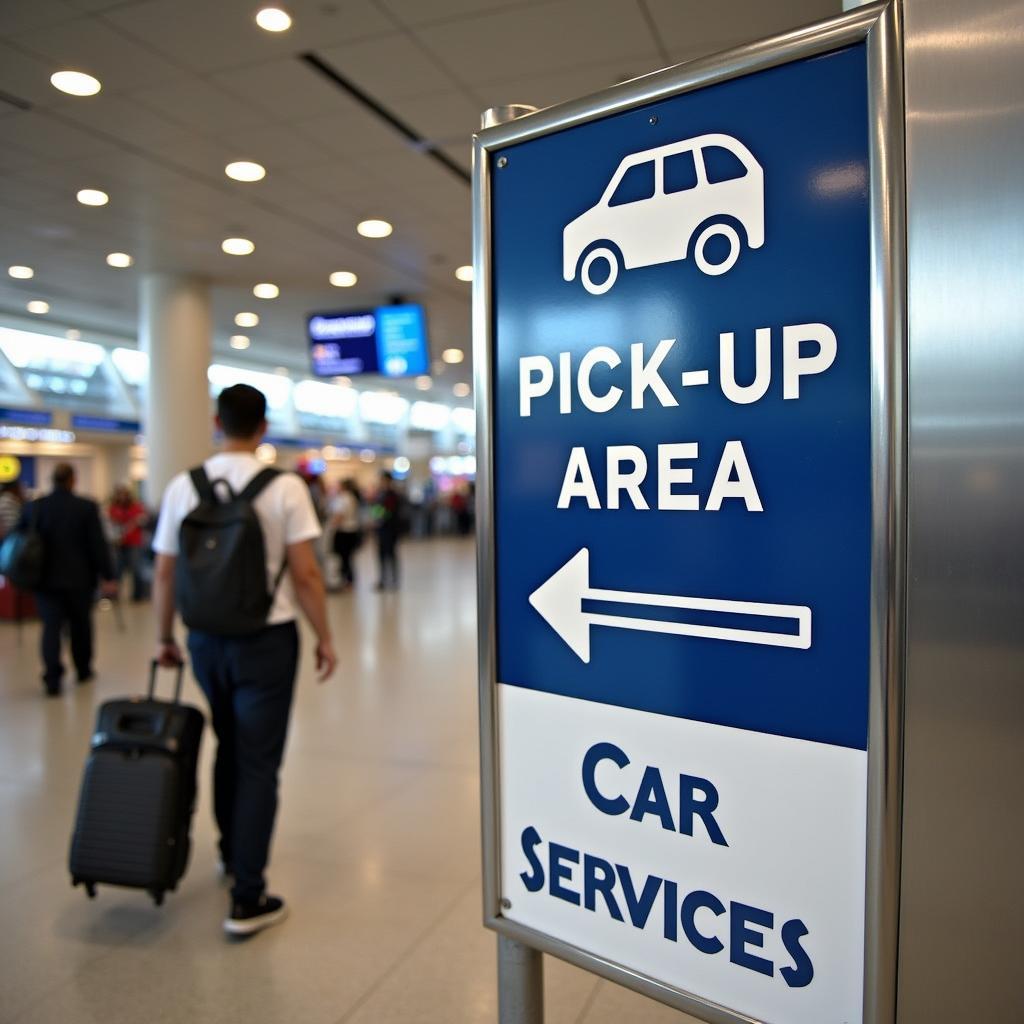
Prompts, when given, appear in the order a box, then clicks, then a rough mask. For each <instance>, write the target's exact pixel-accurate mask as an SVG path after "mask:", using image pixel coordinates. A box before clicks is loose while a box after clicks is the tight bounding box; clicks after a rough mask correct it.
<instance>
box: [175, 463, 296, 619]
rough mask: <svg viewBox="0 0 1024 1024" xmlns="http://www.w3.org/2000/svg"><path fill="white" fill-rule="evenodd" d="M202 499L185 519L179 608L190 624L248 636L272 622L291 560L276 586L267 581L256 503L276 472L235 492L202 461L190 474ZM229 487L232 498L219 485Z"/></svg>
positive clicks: (181, 538)
mask: <svg viewBox="0 0 1024 1024" xmlns="http://www.w3.org/2000/svg"><path fill="white" fill-rule="evenodd" d="M189 475H190V476H191V478H192V483H193V485H194V486H195V489H196V491H197V492H198V494H199V504H198V505H197V506H196V508H194V509H193V510H192V511H191V512H190V513H189V514H188V515H187V516H185V518H184V520H182V523H181V532H180V534H179V543H178V562H177V567H176V569H175V580H174V584H175V586H174V589H175V597H176V599H177V605H178V611H179V612H181V617H182V619H183V620H184V622H185V625H186V626H188V628H189V629H197V630H200V631H201V632H204V633H214V634H217V635H220V636H245V635H246V634H249V633H256V632H259V630H261V629H263V628H264V627H265V626H266V624H267V616H268V615H269V614H270V609H271V606H272V605H273V603H274V595H275V594H276V593H277V588H278V585H279V584H280V582H281V577H282V576H283V575H284V571H285V568H286V566H287V561H286V560H285V561H282V563H281V571H280V572H279V573H278V574H277V579H276V580H275V581H274V586H273V589H270V588H268V586H267V556H266V545H265V544H264V541H263V527H262V526H261V525H260V521H259V517H258V516H257V515H256V510H255V509H254V508H253V507H252V503H253V501H254V500H255V499H256V497H257V495H258V494H259V493H260V492H261V491H262V490H263V488H264V487H266V486H267V484H269V483H270V482H271V481H272V480H273V479H275V477H277V476H278V475H279V471H278V470H276V469H269V468H267V469H262V470H260V472H258V473H257V474H256V475H255V476H254V477H253V478H252V480H250V481H249V483H248V484H247V485H246V486H245V488H244V489H243V490H242V492H241V493H240V494H235V492H234V491H233V490H232V488H231V485H230V484H229V483H228V482H227V481H226V480H215V481H213V482H212V483H211V481H210V478H209V477H208V476H207V475H206V470H205V469H204V468H203V467H202V466H198V467H197V468H196V469H193V470H192V471H191V472H190V474H189ZM218 486H222V487H224V488H225V489H226V491H227V500H225V501H221V500H219V498H218V497H217V491H216V488H217V487H218Z"/></svg>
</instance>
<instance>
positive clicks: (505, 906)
mask: <svg viewBox="0 0 1024 1024" xmlns="http://www.w3.org/2000/svg"><path fill="white" fill-rule="evenodd" d="M501 909H502V910H511V909H512V901H511V900H510V899H507V898H503V899H502V901H501Z"/></svg>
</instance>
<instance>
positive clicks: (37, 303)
mask: <svg viewBox="0 0 1024 1024" xmlns="http://www.w3.org/2000/svg"><path fill="white" fill-rule="evenodd" d="M25 308H26V309H27V310H28V311H29V312H30V313H36V314H37V315H39V316H42V315H43V313H49V312H50V304H49V303H48V302H43V300H42V299H33V300H32V301H31V302H30V303H29V304H28V305H27V306H26V307H25Z"/></svg>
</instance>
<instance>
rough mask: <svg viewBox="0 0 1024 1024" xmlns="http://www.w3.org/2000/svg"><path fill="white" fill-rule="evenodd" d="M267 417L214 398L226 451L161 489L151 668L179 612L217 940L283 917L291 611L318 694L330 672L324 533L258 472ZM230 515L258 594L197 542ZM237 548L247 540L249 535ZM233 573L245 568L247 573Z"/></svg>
mask: <svg viewBox="0 0 1024 1024" xmlns="http://www.w3.org/2000/svg"><path fill="white" fill-rule="evenodd" d="M266 409H267V406H266V399H265V398H264V397H263V394H262V393H261V392H259V391H257V390H256V389H255V388H252V387H249V386H248V385H246V384H235V385H234V386H232V387H229V388H225V389H224V390H223V391H222V392H221V393H220V396H219V397H218V399H217V417H216V423H217V426H218V427H219V429H220V430H221V432H222V433H223V435H224V444H223V450H222V451H221V452H219V453H218V454H217V455H214V456H213V457H212V458H209V459H207V460H206V462H205V463H203V465H202V466H197V467H196V468H195V469H193V470H192V471H191V472H187V473H180V474H179V475H178V476H177V477H175V478H174V480H172V481H171V483H170V484H169V485H168V487H167V491H166V493H165V494H164V499H163V505H162V508H161V511H160V519H159V522H158V524H157V529H156V535H155V537H154V539H153V548H154V550H155V551H156V554H157V558H156V571H155V579H154V588H153V604H154V611H155V613H156V618H157V629H158V642H157V651H156V657H157V659H158V661H159V662H160V663H161V664H164V665H176V664H180V663H181V661H182V654H181V650H180V648H179V647H178V644H177V641H176V640H175V638H174V630H173V627H174V614H175V608H176V604H177V605H180V610H182V611H183V614H184V615H185V617H186V619H187V621H186V625H188V626H189V637H188V650H189V654H190V655H191V658H192V671H193V672H194V674H195V677H196V679H197V680H198V682H199V685H200V687H201V688H202V690H203V692H204V693H205V695H206V698H207V700H208V701H209V705H210V714H211V718H212V720H213V729H214V732H215V733H216V735H217V741H218V746H217V757H216V763H215V765H214V813H215V816H216V819H217V826H218V829H219V831H220V853H221V862H222V865H223V869H224V873H225V875H227V876H230V877H231V878H232V879H233V886H232V890H231V907H230V911H229V914H228V917H227V918H226V919H225V921H224V930H225V931H226V932H227V933H228V934H229V935H234V936H241V935H251V934H253V933H255V932H257V931H259V930H261V929H263V928H267V927H269V926H270V925H273V924H276V923H277V922H278V921H280V920H282V919H283V918H284V916H285V912H286V907H285V904H284V901H283V900H282V899H281V898H280V897H277V896H270V895H268V894H267V891H266V880H265V877H264V873H265V870H266V865H267V860H268V857H269V851H270V841H271V837H272V835H273V830H274V818H275V815H276V812H277V788H278V774H279V770H280V767H281V761H282V758H283V755H284V746H285V739H286V735H287V731H288V718H289V714H290V712H291V705H292V695H293V689H294V685H295V675H296V671H297V668H298V657H299V632H298V629H297V627H296V623H295V619H296V614H297V610H298V609H301V610H302V612H303V613H304V614H305V616H306V618H307V619H308V620H309V623H310V625H311V626H312V627H313V630H314V631H315V633H316V637H317V643H316V665H317V669H318V670H319V678H320V680H321V681H323V680H325V679H326V678H327V677H328V676H329V675H331V673H332V672H333V671H334V668H335V665H336V663H337V658H336V656H335V653H334V648H333V645H332V640H331V632H330V627H329V626H328V623H327V609H326V601H325V597H324V584H323V578H322V577H321V575H320V569H319V567H318V565H317V559H316V554H315V552H314V547H313V545H314V543H315V541H316V540H317V539H318V538H319V536H320V524H319V522H318V521H317V517H316V513H315V511H314V509H313V503H312V501H311V500H310V496H309V489H308V488H307V487H306V485H305V484H304V483H303V482H302V480H301V478H300V477H298V476H296V475H295V474H294V473H276V472H267V467H265V466H264V465H263V463H261V462H260V460H259V459H257V458H256V449H257V448H258V446H259V444H260V442H261V441H262V440H263V436H264V434H265V433H266V430H267V421H266ZM226 504H230V505H231V506H232V509H233V511H231V510H227V511H231V514H232V515H234V516H236V518H235V520H233V521H234V522H239V521H242V520H239V519H238V518H237V517H238V516H239V515H243V513H244V515H243V520H244V523H246V524H248V525H249V526H251V525H252V523H253V519H252V517H253V515H254V516H255V522H256V527H255V528H256V529H257V530H258V533H259V540H258V543H257V546H256V547H255V549H254V548H253V547H252V545H251V544H248V545H247V544H244V543H243V544H241V547H242V548H244V549H245V551H246V552H247V554H248V555H251V554H252V552H253V551H254V550H255V554H256V558H257V559H258V563H257V564H256V566H255V571H254V575H255V578H256V579H257V580H258V579H259V577H260V575H262V577H263V580H264V581H265V587H261V586H260V585H259V583H252V582H249V583H246V584H245V585H244V587H243V589H241V590H240V589H239V580H241V579H248V580H252V579H253V576H250V575H248V573H246V572H242V573H241V574H240V575H239V578H238V579H231V578H228V574H226V573H224V572H222V571H219V567H222V566H223V565H224V563H223V562H218V561H217V559H218V558H228V559H230V558H232V557H236V556H234V555H233V554H232V552H231V551H230V550H229V549H230V544H227V543H226V544H225V545H223V546H221V545H220V544H219V538H218V535H217V534H216V533H215V532H211V533H210V534H209V535H208V536H206V537H205V539H204V535H203V533H202V531H203V529H205V528H207V527H209V524H210V523H214V524H216V523H217V522H218V515H219V513H218V507H219V506H221V505H226ZM239 508H241V509H242V510H243V511H242V512H239ZM221 511H222V512H223V511H225V510H224V509H221ZM246 516H247V517H248V518H245V517H246ZM204 524H206V526H205V527H204ZM234 536H235V537H236V538H237V537H238V536H243V537H244V539H247V540H249V541H251V540H252V534H251V532H250V533H248V534H244V535H243V534H235V535H234ZM197 539H198V540H199V543H198V544H196V543H195V541H196V540H197ZM222 547H223V550H222ZM239 557H240V556H239ZM204 565H206V566H213V567H214V571H213V572H212V574H211V573H210V572H207V575H205V576H203V575H202V572H203V569H204ZM243 569H246V570H248V569H251V566H250V563H248V562H246V563H245V565H244V566H243ZM257 591H259V594H257ZM213 592H216V593H217V594H218V595H219V596H218V597H217V598H214V597H213ZM225 594H234V595H235V597H234V598H233V600H234V601H235V602H236V603H238V604H239V607H237V608H236V607H225V606H224V605H226V604H227V603H229V602H228V601H226V600H225V599H224V595H225ZM254 595H256V596H257V598H259V597H261V596H262V597H265V598H266V600H265V602H264V603H262V604H261V603H260V601H259V600H257V608H258V609H259V612H260V618H259V621H256V622H255V624H254V625H253V623H252V618H253V611H252V598H253V596H254ZM204 600H205V601H206V602H207V604H206V606H204V603H203V602H204ZM243 606H244V607H243ZM266 609H269V610H266ZM189 617H191V618H189ZM197 621H201V622H202V623H203V625H202V626H201V627H200V626H198V625H195V624H194V623H196V622H197ZM240 622H242V624H243V625H244V627H245V628H241V627H240V626H239V623H240Z"/></svg>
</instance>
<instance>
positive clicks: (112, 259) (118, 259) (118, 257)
mask: <svg viewBox="0 0 1024 1024" xmlns="http://www.w3.org/2000/svg"><path fill="white" fill-rule="evenodd" d="M134 262H135V260H133V259H132V258H131V256H129V255H128V253H126V252H111V253H107V266H108V267H117V268H118V269H120V270H123V269H124V268H125V267H130V266H131V265H132V264H133V263H134Z"/></svg>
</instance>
